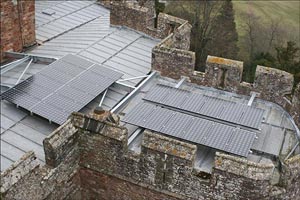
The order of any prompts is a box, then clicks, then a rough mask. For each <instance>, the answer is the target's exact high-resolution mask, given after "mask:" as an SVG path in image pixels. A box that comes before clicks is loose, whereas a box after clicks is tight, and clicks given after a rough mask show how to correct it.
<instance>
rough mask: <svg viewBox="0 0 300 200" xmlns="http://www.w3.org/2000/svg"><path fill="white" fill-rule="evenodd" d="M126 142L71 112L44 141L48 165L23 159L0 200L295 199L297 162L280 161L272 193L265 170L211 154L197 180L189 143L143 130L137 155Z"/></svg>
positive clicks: (100, 122)
mask: <svg viewBox="0 0 300 200" xmlns="http://www.w3.org/2000/svg"><path fill="white" fill-rule="evenodd" d="M73 130H76V131H73ZM68 131H69V132H70V133H69V132H68ZM76 135H77V136H76ZM75 136H76V137H75ZM127 141H128V133H127V129H126V128H124V127H122V126H120V125H118V124H114V123H111V122H109V121H107V120H106V119H105V118H98V117H96V116H94V115H88V116H86V115H83V114H80V113H74V114H73V115H72V117H71V119H70V120H68V121H67V123H65V124H64V125H63V126H62V127H60V128H59V129H58V130H56V131H54V132H53V133H52V134H51V135H50V136H49V137H47V139H46V140H45V142H44V144H46V143H47V145H48V147H47V148H45V151H46V160H47V163H49V165H48V164H46V165H45V166H43V167H40V166H39V165H38V164H37V163H36V158H35V156H34V155H33V154H32V153H30V154H28V155H26V156H25V158H23V160H21V161H20V162H19V163H17V164H16V165H15V166H13V167H12V168H10V169H9V170H7V171H5V172H3V173H2V174H1V180H5V184H2V186H1V195H2V198H3V199H149V197H152V199H172V200H173V199H174V200H175V199H176V200H177V199H255V198H256V199H269V198H270V197H271V195H272V197H274V198H276V199H288V198H290V197H296V199H297V195H298V194H299V188H298V189H297V187H298V185H299V165H300V164H299V156H295V157H292V158H291V159H289V160H287V161H286V163H285V171H284V174H283V175H284V176H286V177H287V178H286V179H285V181H283V182H284V184H283V185H282V186H281V187H274V186H272V185H271V183H270V178H271V175H272V169H273V168H274V166H273V165H265V164H256V163H252V162H249V161H246V160H244V159H240V158H238V157H235V156H230V155H227V154H221V153H217V155H216V161H215V167H214V169H213V172H212V174H211V176H210V177H208V178H206V179H203V178H201V177H200V176H199V174H198V172H196V170H195V169H194V161H195V154H196V150H197V147H196V146H195V145H193V144H189V143H186V142H182V141H179V140H176V139H172V138H169V137H166V136H163V135H161V134H159V133H155V132H151V131H148V130H146V131H145V132H144V136H143V141H142V144H141V152H140V153H134V152H132V151H131V150H129V149H128V146H127ZM47 151H50V152H47ZM53 152H55V153H53ZM53 155H56V156H53ZM48 156H49V158H47V157H48ZM62 158H63V159H62ZM53 159H54V161H51V160H53ZM53 163H55V164H53ZM27 165H28V166H27ZM24 166H25V167H24ZM22 168H24V169H22ZM20 171H21V173H19V172H20ZM16 174H19V175H20V176H18V177H16ZM295 184H296V186H295ZM275 190H276V192H274V191H275ZM143 194H144V197H143ZM147 195H148V196H147Z"/></svg>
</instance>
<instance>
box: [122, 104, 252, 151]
mask: <svg viewBox="0 0 300 200" xmlns="http://www.w3.org/2000/svg"><path fill="white" fill-rule="evenodd" d="M122 121H123V122H126V123H129V124H132V125H136V126H139V127H142V128H147V129H150V130H153V131H156V132H160V133H164V134H167V135H169V136H172V137H176V138H179V139H183V140H187V141H190V142H193V143H196V144H201V145H204V146H207V147H210V148H213V149H217V150H221V151H224V152H228V153H232V154H235V155H239V156H243V157H247V156H248V154H249V152H250V148H251V147H252V145H253V142H254V139H255V137H256V134H255V133H254V132H250V131H246V130H243V129H240V128H238V127H233V126H228V125H224V124H221V123H217V122H213V121H210V120H207V119H202V118H199V117H195V116H192V115H188V114H183V113H180V112H178V111H174V110H169V109H166V108H162V107H160V106H156V105H153V104H150V103H145V102H143V103H140V104H138V105H137V106H136V107H135V108H134V109H133V110H132V111H131V112H130V113H128V114H127V115H126V116H125V117H124V118H123V119H122Z"/></svg>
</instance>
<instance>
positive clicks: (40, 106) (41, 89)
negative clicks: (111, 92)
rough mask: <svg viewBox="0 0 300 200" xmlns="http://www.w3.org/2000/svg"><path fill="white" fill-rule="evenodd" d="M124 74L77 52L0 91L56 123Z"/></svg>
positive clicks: (8, 98)
mask: <svg viewBox="0 0 300 200" xmlns="http://www.w3.org/2000/svg"><path fill="white" fill-rule="evenodd" d="M122 75H123V74H121V73H118V72H116V71H113V70H110V69H108V68H105V67H103V66H100V65H97V64H94V63H92V62H90V61H87V60H85V59H83V58H80V57H78V56H74V55H67V56H65V57H63V58H61V59H60V60H57V61H55V62H53V63H51V64H50V65H48V66H47V67H46V68H45V69H43V70H42V71H40V72H38V73H37V74H35V75H33V76H31V77H29V78H28V79H26V80H25V81H22V82H21V83H19V84H18V85H16V86H14V87H13V88H11V89H9V90H7V91H6V92H4V93H3V94H2V95H1V98H2V99H5V100H7V101H10V102H12V103H14V104H16V105H18V106H20V107H23V108H25V109H27V110H29V111H31V112H32V113H35V114H37V115H40V116H42V117H44V118H46V119H48V120H50V121H53V122H55V123H57V124H62V123H64V122H65V121H66V120H67V118H68V116H69V115H70V114H71V113H72V112H74V111H79V110H81V109H82V108H83V107H84V106H85V105H86V104H88V103H89V102H90V101H92V100H93V99H94V98H95V97H97V96H98V95H99V94H100V93H102V92H103V91H104V90H105V89H107V88H108V87H109V86H110V85H112V84H113V83H114V82H115V81H116V80H118V79H119V78H121V76H122Z"/></svg>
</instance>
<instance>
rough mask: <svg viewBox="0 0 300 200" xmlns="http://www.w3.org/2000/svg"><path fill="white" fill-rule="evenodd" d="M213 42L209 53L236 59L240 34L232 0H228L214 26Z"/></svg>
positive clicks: (209, 47)
mask: <svg viewBox="0 0 300 200" xmlns="http://www.w3.org/2000/svg"><path fill="white" fill-rule="evenodd" d="M212 30H213V32H212V37H213V38H212V42H211V43H210V45H209V46H208V53H209V54H211V55H217V56H220V57H224V58H230V59H236V58H237V53H238V51H239V49H238V47H237V41H238V34H237V30H236V24H235V21H234V10H233V5H232V1H231V0H226V1H225V2H224V4H223V6H222V8H221V10H220V14H219V15H218V16H217V18H216V22H215V23H214V24H213V27H212Z"/></svg>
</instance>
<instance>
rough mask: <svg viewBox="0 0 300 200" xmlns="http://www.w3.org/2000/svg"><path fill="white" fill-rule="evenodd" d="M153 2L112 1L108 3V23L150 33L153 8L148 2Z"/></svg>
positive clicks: (152, 22) (153, 17) (153, 15)
mask: <svg viewBox="0 0 300 200" xmlns="http://www.w3.org/2000/svg"><path fill="white" fill-rule="evenodd" d="M151 2H152V3H151ZM153 2H154V1H146V2H140V3H139V2H135V1H113V2H112V4H111V5H110V23H111V24H113V25H121V26H127V27H130V28H132V29H135V30H138V31H141V32H144V33H150V34H151V33H152V29H154V20H155V10H154V6H149V5H148V4H153ZM151 35H152V34H151Z"/></svg>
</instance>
